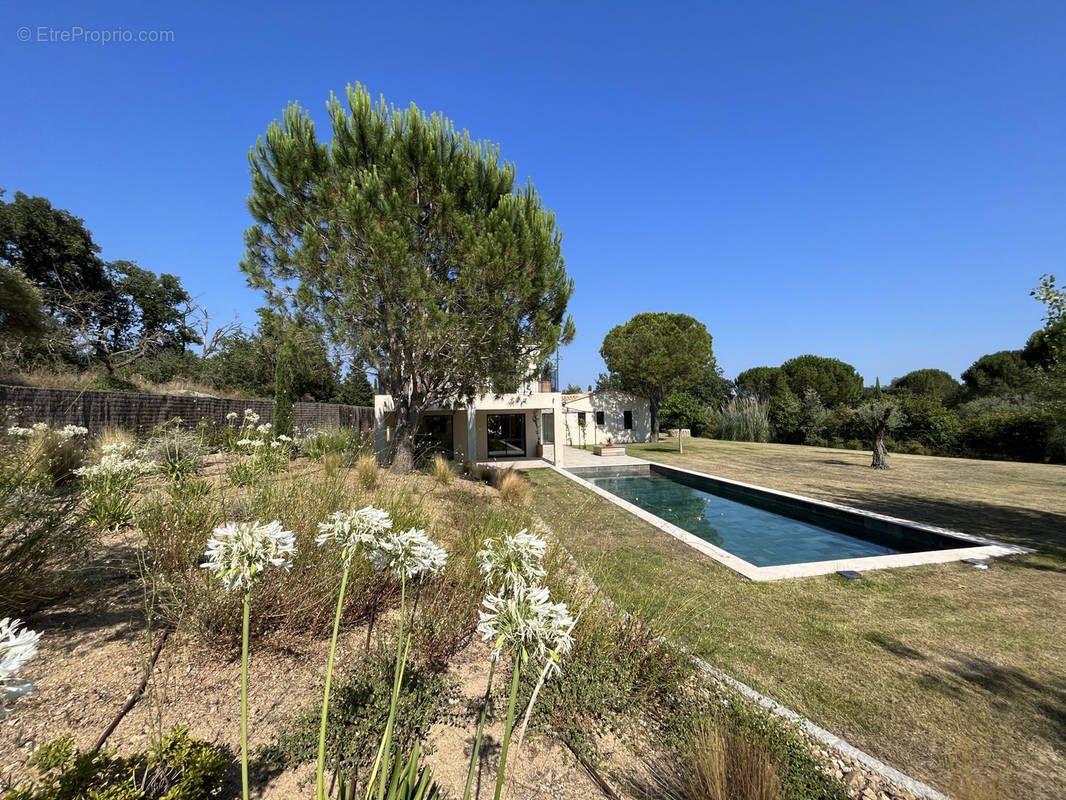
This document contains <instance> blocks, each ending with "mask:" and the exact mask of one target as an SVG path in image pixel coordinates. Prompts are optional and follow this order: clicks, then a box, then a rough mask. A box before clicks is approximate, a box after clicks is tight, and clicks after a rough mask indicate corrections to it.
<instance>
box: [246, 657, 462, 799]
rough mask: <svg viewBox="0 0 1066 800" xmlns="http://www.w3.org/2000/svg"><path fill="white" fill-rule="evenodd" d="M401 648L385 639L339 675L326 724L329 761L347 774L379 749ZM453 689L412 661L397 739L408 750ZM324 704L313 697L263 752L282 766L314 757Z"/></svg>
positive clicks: (400, 747) (399, 713) (406, 674)
mask: <svg viewBox="0 0 1066 800" xmlns="http://www.w3.org/2000/svg"><path fill="white" fill-rule="evenodd" d="M395 659H396V648H395V645H394V644H392V643H384V642H383V643H382V644H381V646H379V647H377V648H375V649H374V650H372V651H371V652H369V653H365V654H359V655H358V656H356V658H355V660H354V662H353V663H352V665H351V667H350V668H349V669H348V670H346V671H345V672H344V673H343V674H341V675H339V676H337V678H335V679H334V680H335V683H334V685H333V689H332V692H331V694H330V710H329V719H328V724H327V728H326V764H327V765H328V767H329V768H330V769H332V770H334V771H335V772H338V773H339V774H340V775H341V776H343V777H344V778H345V779H348V778H349V777H350V776H351V775H353V774H358V773H360V772H363V771H365V770H366V769H367V768H368V767H369V766H370V765H371V764H372V763H373V761H374V757H375V756H376V755H377V749H378V744H379V741H380V736H381V732H382V731H383V730H384V728H385V724H386V722H387V720H388V717H389V701H390V693H391V690H392V682H393V668H394V662H395ZM453 694H454V691H453V684H452V682H451V681H450V680H449V679H448V678H447V677H445V676H444V675H442V674H440V673H438V672H436V671H434V670H431V669H428V668H426V667H419V666H417V665H412V664H408V665H407V668H406V670H405V671H404V677H403V684H402V685H401V687H400V695H399V702H398V705H397V712H396V722H395V728H394V731H393V742H394V743H396V744H397V745H398V750H399V752H401V753H403V752H409V751H410V750H411V749H412V748H413V747H414V746H415V745H416V743H418V742H420V741H423V740H424V739H425V738H426V736H427V734H428V733H429V729H430V726H432V725H433V723H435V722H437V721H438V720H439V719H440V718H441V716H442V711H443V708H444V705H445V703H446V702H447V699H448V698H449V697H450V696H452V695H453ZM321 713H322V709H321V706H320V704H318V703H314V704H312V705H310V706H309V707H308V708H306V709H304V710H303V711H301V712H300V713H298V714H296V715H295V716H294V718H292V719H291V720H290V721H289V722H288V723H286V724H284V725H283V726H282V728H281V730H280V732H279V734H278V736H277V738H276V740H275V742H274V743H273V744H272V745H271V746H270V747H267V748H264V750H263V751H262V752H261V754H260V758H261V759H262V760H263V761H265V762H267V763H269V764H272V765H275V766H277V767H280V768H289V767H292V766H296V765H298V764H307V763H312V762H314V761H315V759H316V757H317V754H318V734H319V725H320V724H321Z"/></svg>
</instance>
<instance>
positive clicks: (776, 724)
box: [663, 677, 848, 800]
mask: <svg viewBox="0 0 1066 800" xmlns="http://www.w3.org/2000/svg"><path fill="white" fill-rule="evenodd" d="M709 725H710V726H716V727H718V728H719V729H721V730H723V731H728V732H730V733H731V734H732V735H733V736H737V737H740V738H743V739H745V740H747V741H748V742H749V743H750V744H751V745H753V746H754V747H756V748H759V749H761V750H762V751H764V752H765V753H766V754H767V755H768V756H769V758H770V760H771V762H772V763H773V765H774V769H775V771H776V772H777V775H778V777H779V779H780V782H781V789H782V796H783V797H785V798H788V800H846V798H847V797H848V791H847V787H846V786H844V784H843V783H840V782H839V781H835V780H833V779H832V778H831V777H829V776H828V775H826V774H825V773H823V772H822V771H821V770H820V769H819V762H818V760H817V759H816V757H815V756H814V754H813V753H812V752H811V747H810V745H809V744H808V742H807V740H806V739H805V738H804V736H803V734H802V733H801V732H800V731H799V730H798V729H796V728H794V727H791V726H788V725H786V724H784V723H783V722H782V721H781V720H780V719H777V718H776V717H774V716H772V715H771V714H770V713H769V712H768V711H766V710H764V709H762V708H760V707H759V706H757V705H755V704H753V703H752V702H750V701H748V700H747V699H746V698H744V697H742V696H740V695H739V694H737V693H736V692H735V691H733V690H731V689H727V688H725V687H722V686H720V685H718V684H717V683H715V682H714V681H712V680H711V679H709V678H706V677H701V678H700V680H699V686H698V688H697V689H696V690H695V691H690V692H685V693H682V694H679V695H678V696H677V698H676V701H675V703H674V704H673V705H672V706H671V707H670V709H669V712H668V714H667V717H666V719H665V720H664V725H663V740H664V743H665V744H666V745H667V746H668V747H669V748H670V749H671V750H672V751H673V752H674V753H676V754H677V756H678V757H679V758H681V759H684V758H685V756H686V754H688V753H690V752H691V745H692V743H693V742H696V741H698V740H699V737H700V733H701V731H705V730H706V729H707V726H709Z"/></svg>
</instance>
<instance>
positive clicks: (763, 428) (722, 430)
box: [716, 397, 770, 442]
mask: <svg viewBox="0 0 1066 800" xmlns="http://www.w3.org/2000/svg"><path fill="white" fill-rule="evenodd" d="M716 434H717V436H718V438H719V439H725V440H727V441H731V442H768V441H770V407H769V405H768V404H766V403H764V402H763V401H762V400H760V399H759V398H757V397H733V398H730V400H729V402H728V403H726V404H725V406H723V407H722V410H721V412H719V418H718V429H717V430H716Z"/></svg>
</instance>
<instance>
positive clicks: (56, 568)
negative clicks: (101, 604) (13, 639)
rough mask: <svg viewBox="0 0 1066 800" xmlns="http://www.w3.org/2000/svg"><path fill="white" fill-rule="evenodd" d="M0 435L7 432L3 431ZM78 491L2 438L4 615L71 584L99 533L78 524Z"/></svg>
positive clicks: (0, 576)
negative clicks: (42, 474) (55, 481)
mask: <svg viewBox="0 0 1066 800" xmlns="http://www.w3.org/2000/svg"><path fill="white" fill-rule="evenodd" d="M0 437H3V434H2V433H0ZM77 504H78V498H77V495H76V494H73V493H70V492H66V491H62V490H59V491H57V490H55V489H54V488H53V487H52V485H51V481H50V480H47V479H45V480H42V479H41V478H39V477H38V476H37V475H36V473H35V472H34V470H32V469H29V468H27V462H26V458H25V455H24V454H22V453H20V452H19V451H17V450H15V449H13V448H11V447H10V442H9V441H2V442H0V586H3V587H4V588H3V591H2V592H0V617H6V616H18V615H22V614H25V613H27V612H28V611H30V610H32V609H34V608H36V607H37V606H39V605H40V604H41V602H43V601H45V600H47V599H49V598H51V597H55V596H58V595H59V594H61V593H63V592H64V591H66V590H68V589H69V583H70V581H69V578H68V576H69V574H70V570H71V568H72V567H76V566H77V565H80V563H81V562H82V558H83V556H84V554H85V551H86V549H87V547H88V546H89V545H90V543H91V542H92V541H93V540H94V539H95V534H94V533H93V532H91V531H89V530H87V529H86V528H83V527H82V526H80V525H78V524H77V521H76V516H75V512H76V509H77Z"/></svg>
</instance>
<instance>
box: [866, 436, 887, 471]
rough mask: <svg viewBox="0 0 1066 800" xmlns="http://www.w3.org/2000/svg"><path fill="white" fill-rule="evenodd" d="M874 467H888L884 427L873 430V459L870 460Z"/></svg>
mask: <svg viewBox="0 0 1066 800" xmlns="http://www.w3.org/2000/svg"><path fill="white" fill-rule="evenodd" d="M870 466H871V467H873V468H874V469H888V448H887V447H885V429H884V428H878V429H877V430H876V431H875V432H874V460H873V461H872V462H870Z"/></svg>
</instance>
